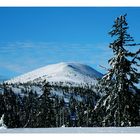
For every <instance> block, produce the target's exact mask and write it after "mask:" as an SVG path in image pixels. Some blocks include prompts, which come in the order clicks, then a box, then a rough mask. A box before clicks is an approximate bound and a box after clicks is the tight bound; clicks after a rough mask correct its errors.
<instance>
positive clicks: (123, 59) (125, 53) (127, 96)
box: [95, 14, 140, 126]
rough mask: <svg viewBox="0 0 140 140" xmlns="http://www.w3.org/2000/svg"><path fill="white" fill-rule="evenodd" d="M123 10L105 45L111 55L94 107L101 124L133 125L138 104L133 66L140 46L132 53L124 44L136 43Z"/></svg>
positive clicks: (137, 79) (136, 80) (133, 44)
mask: <svg viewBox="0 0 140 140" xmlns="http://www.w3.org/2000/svg"><path fill="white" fill-rule="evenodd" d="M127 29H128V24H127V22H126V14H125V15H123V16H120V17H118V18H117V19H116V20H115V22H114V25H113V27H112V30H111V31H110V32H109V35H111V37H114V38H115V40H114V42H113V43H110V45H109V47H110V48H111V49H112V50H113V54H114V57H113V58H111V59H110V60H109V61H108V62H109V64H110V66H111V68H110V69H109V70H108V73H107V74H106V75H104V77H103V78H102V80H101V81H100V84H99V89H98V92H100V93H101V94H103V96H102V98H101V99H100V100H99V101H98V103H97V105H96V108H95V111H96V113H97V114H98V117H99V119H100V121H101V126H135V125H137V116H138V115H139V105H138V104H137V102H136V95H137V94H138V92H137V91H138V89H137V87H136V84H137V83H139V79H140V73H139V72H138V70H137V67H138V66H140V65H139V64H138V62H139V60H140V57H139V54H140V50H138V51H137V52H135V53H132V52H130V51H129V50H128V47H129V46H130V47H136V46H137V45H139V44H136V43H133V41H134V39H133V38H132V37H131V36H130V35H129V34H128V33H127Z"/></svg>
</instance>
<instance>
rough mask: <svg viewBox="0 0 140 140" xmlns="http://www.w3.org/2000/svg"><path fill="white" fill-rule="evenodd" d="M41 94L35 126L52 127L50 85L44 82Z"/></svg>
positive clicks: (52, 114)
mask: <svg viewBox="0 0 140 140" xmlns="http://www.w3.org/2000/svg"><path fill="white" fill-rule="evenodd" d="M43 90H44V92H43V94H42V95H41V96H40V97H39V105H38V111H37V112H38V113H37V115H36V117H37V122H36V123H37V124H36V126H37V127H43V128H47V127H54V125H55V118H54V110H53V100H52V99H51V92H50V90H51V85H50V84H49V83H48V82H46V83H45V85H44V86H43Z"/></svg>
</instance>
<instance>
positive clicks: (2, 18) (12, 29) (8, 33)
mask: <svg viewBox="0 0 140 140" xmlns="http://www.w3.org/2000/svg"><path fill="white" fill-rule="evenodd" d="M125 13H127V14H128V16H127V21H128V23H129V27H130V28H129V30H128V32H129V33H130V34H131V36H133V37H134V39H135V41H136V42H140V30H139V25H140V18H139V16H140V8H127V7H125V8H123V7H122V8H115V7H111V8H107V7H106V8H103V7H102V8H101V7H100V8H99V7H96V8H95V7H90V8H89V7H86V8H85V7H83V8H76V7H75V8H74V7H73V8H68V7H65V8H64V7H55V8H53V7H47V8H45V7H44V8H43V7H41V8H20V7H18V8H14V7H13V8H2V7H1V8H0V78H11V77H15V76H17V75H20V74H23V73H26V72H29V71H31V70H34V69H36V68H39V67H42V66H45V65H48V64H54V63H59V62H80V63H84V64H88V65H90V66H92V67H93V68H95V69H96V70H98V71H100V72H102V73H105V71H104V70H103V69H102V68H100V67H99V65H103V66H105V67H108V64H107V61H108V59H109V58H110V57H111V56H112V50H111V49H109V48H108V45H109V43H110V42H111V41H113V39H112V38H111V37H110V36H109V35H108V32H109V31H110V29H111V27H112V25H113V21H114V19H115V18H116V17H117V16H119V15H121V14H125ZM137 49H138V47H137V48H134V49H133V50H134V51H135V50H137Z"/></svg>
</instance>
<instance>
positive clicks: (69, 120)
mask: <svg viewBox="0 0 140 140" xmlns="http://www.w3.org/2000/svg"><path fill="white" fill-rule="evenodd" d="M26 86H27V85H26ZM27 87H28V86H27ZM52 89H53V90H56V91H57V92H59V91H60V90H62V91H63V93H64V96H59V95H55V94H53V92H51V91H52ZM24 92H25V95H24V96H21V95H20V94H16V93H14V92H13V90H12V86H11V85H10V86H9V85H8V84H7V85H6V84H4V85H3V94H0V116H2V114H4V123H5V125H6V126H7V127H8V128H19V127H21V128H26V127H27V128H40V127H42V128H46V127H61V126H66V127H80V126H81V127H92V126H98V123H97V121H96V120H97V119H96V115H95V112H94V107H95V104H96V102H97V100H98V99H99V96H98V95H97V94H95V92H93V91H92V90H91V89H90V88H88V86H86V88H85V87H84V88H83V87H69V86H63V87H62V86H58V85H55V86H52V85H50V84H49V83H46V84H44V86H43V94H42V95H38V94H37V93H36V92H33V91H32V90H26V88H25V89H24ZM65 94H66V95H67V96H68V95H69V96H68V97H67V96H66V97H67V99H66V100H68V101H65V100H64V97H65ZM78 97H80V99H81V100H78Z"/></svg>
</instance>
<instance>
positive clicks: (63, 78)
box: [6, 63, 102, 84]
mask: <svg viewBox="0 0 140 140" xmlns="http://www.w3.org/2000/svg"><path fill="white" fill-rule="evenodd" d="M101 77H102V74H101V73H99V72H97V71H96V70H94V69H93V68H91V67H89V66H87V65H84V64H79V63H58V64H52V65H48V66H45V67H42V68H39V69H36V70H34V71H31V72H28V73H26V74H24V75H21V76H18V77H15V78H13V79H11V80H9V81H6V82H8V83H26V82H30V81H31V82H35V81H44V80H45V79H46V80H47V81H49V82H70V83H78V84H80V83H94V84H95V83H96V82H97V79H98V78H101Z"/></svg>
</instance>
